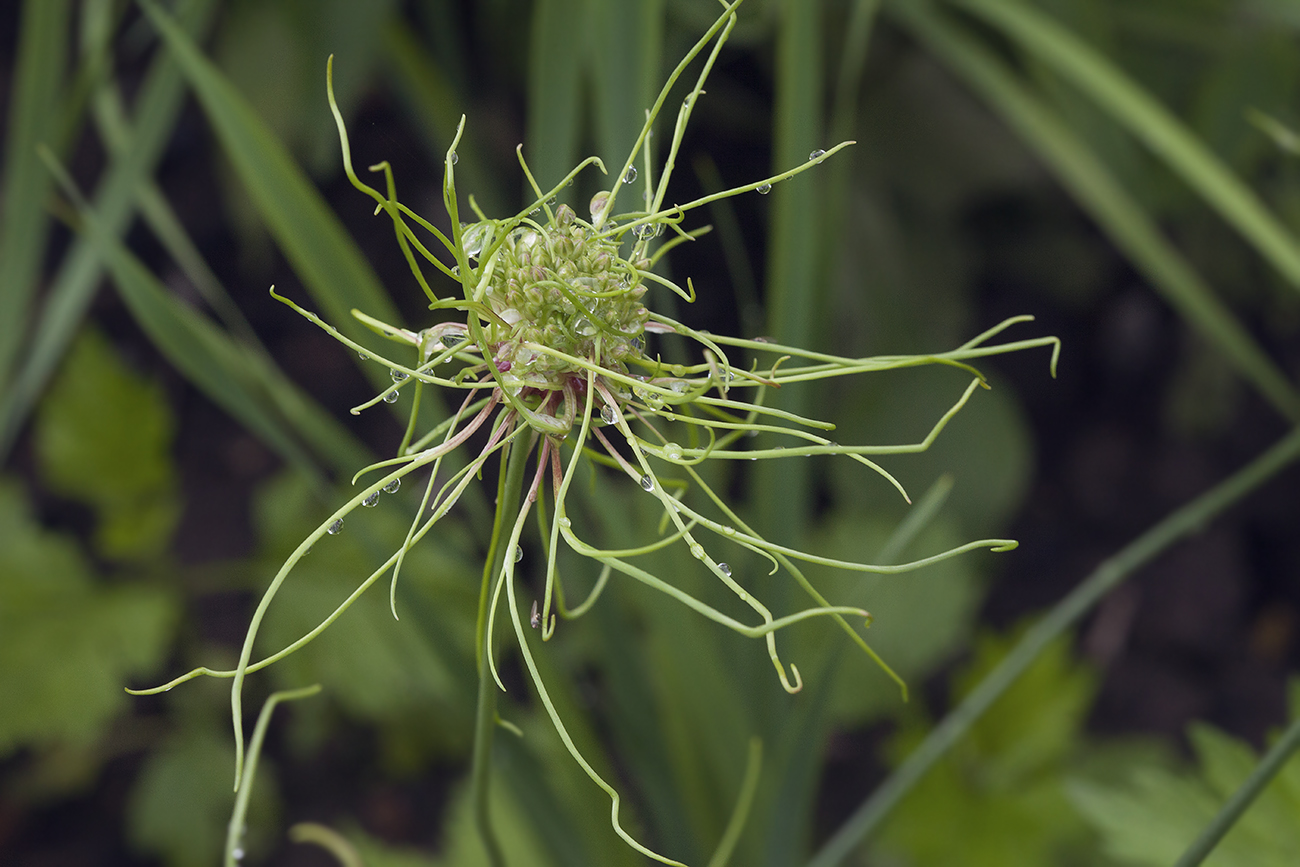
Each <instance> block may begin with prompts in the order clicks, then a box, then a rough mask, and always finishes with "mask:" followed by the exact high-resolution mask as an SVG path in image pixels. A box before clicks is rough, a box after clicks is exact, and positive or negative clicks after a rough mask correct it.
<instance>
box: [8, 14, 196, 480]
mask: <svg viewBox="0 0 1300 867" xmlns="http://www.w3.org/2000/svg"><path fill="white" fill-rule="evenodd" d="M215 5H216V4H215V0H185V2H183V3H181V4H179V7H178V9H177V15H178V17H179V20H180V21H181V22H182V24H183V26H184V27H185V28H186V29H187V30H188V31H190V32H192V33H195V32H201V31H202V30H204V29H205V28H206V26H207V22H208V20H209V18H210V17H211V13H212V10H213V8H214V6H215ZM182 96H183V85H182V82H181V79H180V77H179V76H178V75H177V71H176V68H175V64H174V63H173V62H172V61H171V58H170V57H169V56H167V55H166V54H165V53H160V54H159V56H158V57H157V58H156V59H155V60H154V62H153V65H152V66H151V67H150V69H149V73H148V75H147V77H146V78H145V81H144V84H143V86H142V87H141V88H140V92H139V94H138V96H137V98H136V106H137V109H136V123H135V130H134V137H133V138H132V141H131V143H130V146H129V147H127V148H125V149H124V150H123V152H122V153H121V154H120V155H118V154H114V155H113V156H112V158H111V159H112V161H111V163H110V164H109V167H108V170H107V172H106V173H105V175H104V179H103V180H102V181H101V182H100V184H99V187H98V189H97V191H96V195H95V205H94V207H95V212H96V214H98V216H99V219H100V221H101V225H102V226H103V228H104V230H105V231H106V232H108V233H110V234H111V235H113V236H114V237H119V236H121V234H122V232H124V231H125V229H126V226H127V225H128V223H129V221H130V219H131V217H132V215H133V213H134V207H135V194H136V189H137V188H138V187H139V185H140V184H141V182H142V180H143V179H145V178H148V177H150V176H151V174H152V172H153V168H154V165H155V164H156V163H157V161H158V157H159V154H161V152H162V150H163V147H164V146H165V145H166V143H167V141H168V139H169V138H170V137H171V133H172V128H173V127H174V126H175V123H176V115H177V113H178V112H179V111H180V105H181V97H182ZM33 153H34V151H33ZM36 171H38V172H39V174H40V176H41V177H43V178H47V179H48V177H49V173H48V172H47V171H46V169H45V167H44V166H38V167H37V169H36ZM101 268H102V263H101V261H100V258H99V252H98V250H97V248H96V246H95V245H94V244H92V243H91V242H90V241H89V240H88V239H86V238H78V239H77V240H76V241H75V242H74V243H73V246H72V248H71V250H70V251H69V253H68V254H67V255H66V256H65V257H64V259H63V262H62V264H61V265H60V266H59V269H58V272H57V273H56V274H55V276H54V279H53V280H52V282H51V288H50V291H49V295H48V297H47V298H46V301H45V303H44V305H43V306H42V308H41V313H40V317H39V319H38V320H37V322H36V324H35V326H34V327H33V328H32V329H31V330H32V332H33V334H32V338H31V341H30V344H29V346H28V349H27V352H26V353H25V354H24V357H23V362H22V366H21V367H20V368H19V370H18V373H17V375H16V376H15V379H14V382H13V386H12V387H11V388H8V389H6V390H5V394H4V398H3V400H2V401H0V459H2V458H3V456H4V455H6V454H7V453H8V451H9V449H10V448H11V447H12V446H13V443H14V440H15V439H16V438H17V436H18V432H19V430H20V429H21V427H22V424H23V422H24V420H25V419H26V418H27V415H28V413H29V412H30V411H31V408H32V406H33V405H34V404H35V402H36V399H37V398H38V397H39V395H40V394H41V392H42V391H43V390H44V388H45V384H46V382H47V381H48V380H49V378H50V376H51V375H52V374H53V372H54V370H55V368H57V367H58V364H59V361H60V360H61V359H62V358H63V354H64V352H65V351H66V350H67V347H68V344H69V343H70V342H71V341H72V337H73V335H75V334H76V333H77V331H78V329H79V328H80V327H81V320H82V318H83V317H84V316H85V314H86V308H87V307H88V306H89V305H90V299H91V297H92V296H93V295H94V292H95V289H96V288H97V286H98V284H99V278H100V276H101V273H102V271H101ZM5 285H8V284H5ZM10 315H11V314H10V313H8V312H6V314H5V317H3V318H4V319H5V321H6V322H8V317H9V316H10ZM12 315H14V316H15V318H17V314H16V313H15V314H12Z"/></svg>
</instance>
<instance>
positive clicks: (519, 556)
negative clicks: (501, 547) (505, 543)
mask: <svg viewBox="0 0 1300 867" xmlns="http://www.w3.org/2000/svg"><path fill="white" fill-rule="evenodd" d="M522 559H524V549H523V548H521V547H519V546H518V545H516V546H515V562H516V563H518V562H519V561H520V560H522Z"/></svg>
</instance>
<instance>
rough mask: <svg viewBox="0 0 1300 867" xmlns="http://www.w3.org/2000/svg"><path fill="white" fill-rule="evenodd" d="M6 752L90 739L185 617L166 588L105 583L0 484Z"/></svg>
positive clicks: (0, 660) (0, 687) (1, 718)
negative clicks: (100, 583)
mask: <svg viewBox="0 0 1300 867" xmlns="http://www.w3.org/2000/svg"><path fill="white" fill-rule="evenodd" d="M0 538H3V539H4V540H5V542H4V544H3V545H0V579H2V580H0V695H4V696H6V697H8V699H7V700H6V701H3V702H0V755H7V754H9V753H11V752H12V751H13V750H14V749H16V748H17V747H19V746H21V745H23V744H40V745H45V744H57V743H58V742H60V741H63V740H67V741H73V742H75V743H82V744H84V743H89V742H91V741H92V740H93V739H94V738H96V737H98V736H99V735H100V734H101V733H102V732H103V730H104V727H105V726H106V725H107V724H108V722H109V721H110V720H111V719H112V718H113V716H114V715H115V714H117V713H118V712H119V711H120V710H121V709H122V707H123V705H124V704H125V701H126V698H127V696H126V694H125V693H124V692H123V691H122V687H123V685H124V684H125V683H127V681H128V680H130V679H133V678H135V677H138V676H141V675H145V674H148V673H150V672H152V671H153V670H154V669H156V668H157V666H158V664H159V663H160V662H161V661H162V658H163V654H164V653H165V652H166V650H167V646H168V645H167V641H168V638H169V637H170V635H171V631H172V627H173V623H174V621H175V619H176V616H177V614H178V611H177V603H176V600H175V599H174V598H173V597H172V596H171V595H170V594H168V593H165V592H163V591H161V590H158V589H154V588H149V587H144V586H139V585H130V584H122V583H117V584H115V585H114V586H111V587H108V586H98V585H97V583H96V581H95V579H94V578H93V576H92V573H91V570H90V565H89V564H88V563H87V562H86V560H85V557H84V555H83V554H82V553H81V551H80V549H79V548H78V546H77V544H76V542H75V541H74V540H72V539H71V538H68V537H65V536H60V535H58V534H55V533H51V532H48V531H45V530H44V529H42V528H41V527H40V526H39V525H37V524H36V522H35V521H34V520H33V519H32V517H31V516H30V515H29V514H28V513H27V508H26V504H25V502H24V498H23V495H22V493H21V491H20V490H19V489H18V487H17V486H15V485H14V484H12V483H10V482H4V483H0Z"/></svg>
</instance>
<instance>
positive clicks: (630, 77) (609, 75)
mask: <svg viewBox="0 0 1300 867" xmlns="http://www.w3.org/2000/svg"><path fill="white" fill-rule="evenodd" d="M588 2H589V3H590V12H589V15H588V26H589V28H590V29H589V31H588V34H587V36H588V39H590V48H589V51H590V54H589V57H590V59H591V63H590V76H589V77H590V80H591V83H592V95H593V97H594V109H595V122H596V123H595V126H596V143H597V146H598V150H599V153H600V156H601V157H603V158H604V160H605V163H606V164H607V165H614V166H617V165H621V164H622V162H623V160H625V159H626V158H627V154H628V151H629V150H630V149H631V147H632V144H633V142H635V141H636V136H637V133H638V132H639V131H640V129H641V126H642V124H644V123H645V111H646V109H648V108H649V107H650V105H651V103H653V102H654V98H655V96H656V94H657V91H658V88H659V84H660V82H661V81H662V80H663V76H662V75H661V74H660V66H661V64H662V59H663V41H664V0H640V2H637V3H626V2H622V0H588ZM609 183H613V181H612V180H611V181H609Z"/></svg>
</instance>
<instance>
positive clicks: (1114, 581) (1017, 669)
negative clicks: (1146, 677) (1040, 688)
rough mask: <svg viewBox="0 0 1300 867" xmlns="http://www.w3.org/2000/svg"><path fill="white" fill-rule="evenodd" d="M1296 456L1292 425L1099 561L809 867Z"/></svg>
mask: <svg viewBox="0 0 1300 867" xmlns="http://www.w3.org/2000/svg"><path fill="white" fill-rule="evenodd" d="M1298 458H1300V429H1296V430H1293V431H1292V432H1291V433H1290V434H1289V435H1288V436H1286V437H1284V438H1283V439H1282V440H1281V441H1279V442H1278V443H1277V444H1276V445H1275V446H1273V448H1271V449H1269V450H1268V451H1267V452H1265V453H1264V454H1263V455H1261V456H1260V457H1258V458H1256V459H1255V460H1254V461H1253V462H1251V463H1250V464H1248V465H1247V466H1246V467H1245V468H1243V469H1241V470H1239V471H1238V472H1237V473H1236V474H1235V475H1233V476H1231V477H1229V478H1228V479H1226V480H1225V481H1223V482H1220V483H1219V484H1218V485H1216V486H1215V487H1214V488H1211V489H1210V490H1209V491H1207V492H1205V493H1204V494H1202V495H1201V496H1199V497H1197V498H1196V499H1195V500H1193V501H1192V502H1190V503H1188V504H1187V505H1185V506H1183V507H1182V508H1180V509H1178V510H1177V511H1175V512H1173V513H1172V514H1171V515H1169V516H1168V517H1166V518H1165V519H1164V520H1163V521H1161V522H1160V523H1158V524H1156V525H1155V526H1154V527H1152V528H1151V529H1150V530H1148V531H1147V532H1146V533H1144V534H1142V535H1141V536H1139V537H1138V538H1137V539H1135V540H1134V541H1133V542H1131V543H1130V544H1129V545H1128V546H1126V547H1125V548H1123V549H1122V550H1121V551H1120V552H1119V553H1117V554H1116V555H1115V556H1114V557H1111V558H1110V559H1109V560H1106V561H1104V562H1103V563H1102V564H1101V565H1099V566H1098V567H1097V568H1096V570H1095V571H1093V573H1092V574H1091V575H1089V576H1088V577H1087V578H1086V579H1085V580H1084V581H1083V583H1081V584H1080V585H1079V586H1078V587H1076V588H1075V589H1074V591H1073V592H1071V593H1070V595H1069V596H1066V597H1065V598H1064V599H1062V600H1061V601H1060V602H1058V603H1057V604H1056V606H1055V607H1054V608H1052V610H1051V611H1049V612H1048V613H1047V614H1046V615H1045V616H1044V617H1043V618H1042V619H1041V620H1039V621H1038V622H1037V623H1036V624H1034V626H1033V628H1031V629H1030V630H1029V631H1028V632H1027V633H1025V637H1024V638H1022V639H1021V640H1020V643H1019V644H1017V645H1016V647H1015V649H1014V650H1012V651H1011V653H1010V654H1009V655H1008V656H1007V658H1006V659H1004V660H1003V661H1002V662H1001V663H1000V664H999V665H998V667H997V668H995V669H993V671H991V672H990V673H989V674H988V676H987V677H985V678H984V679H983V680H982V681H981V682H980V684H979V685H978V686H977V687H975V689H974V690H973V691H972V692H971V693H970V694H969V695H967V696H966V698H965V699H964V700H963V701H962V703H961V704H959V705H958V706H957V707H956V708H955V709H954V710H953V711H952V712H951V713H949V714H948V716H947V717H946V718H945V719H944V720H943V722H941V723H939V725H938V726H936V727H935V729H934V730H933V731H932V732H930V734H929V735H928V736H927V737H926V739H925V741H924V742H922V744H921V746H920V747H918V748H917V749H916V751H915V752H913V753H912V754H911V755H910V756H908V757H907V759H906V761H904V762H903V763H902V764H901V765H899V766H898V769H897V770H895V771H894V773H893V774H891V775H890V777H889V779H887V780H885V782H884V783H883V784H882V785H881V786H880V788H878V789H876V791H875V792H873V793H872V795H871V797H869V798H868V799H867V800H865V801H864V802H863V803H862V804H861V805H860V806H859V807H858V809H857V810H856V811H854V813H853V815H852V816H850V817H849V818H848V820H847V821H846V822H845V823H844V824H843V825H842V826H840V829H839V830H838V831H836V832H835V834H834V836H832V837H831V839H830V840H828V841H827V842H826V845H824V846H823V847H822V848H821V851H819V852H818V853H817V854H816V855H815V856H814V857H813V859H812V861H810V862H809V864H808V867H832V865H836V864H839V863H841V862H842V861H843V860H844V859H845V858H846V857H847V856H848V855H849V854H850V853H851V852H852V851H853V850H854V849H855V848H857V846H858V845H860V844H861V843H862V841H863V840H865V839H866V838H867V837H868V836H869V835H870V834H871V833H872V832H873V831H874V830H876V828H877V827H878V826H879V825H880V823H881V821H882V820H883V819H884V818H885V817H886V816H887V815H889V812H890V810H892V809H893V808H894V807H895V806H897V805H898V803H899V802H900V801H901V800H902V799H903V797H904V796H905V795H906V794H907V793H908V792H910V791H911V790H912V788H913V787H914V786H915V785H916V784H917V783H918V782H920V780H921V778H922V777H924V776H925V773H926V772H927V771H928V770H930V768H931V767H933V766H934V764H935V763H936V762H937V761H938V760H939V759H940V758H942V757H943V755H944V754H945V753H946V752H947V751H948V750H949V748H951V747H952V746H953V745H954V744H955V743H956V742H957V741H958V740H960V739H961V737H962V736H963V735H964V734H965V733H966V732H967V731H968V730H969V729H970V728H971V726H972V725H974V723H975V721H976V720H978V719H979V718H980V716H981V715H982V714H983V713H984V711H986V710H988V709H989V707H990V706H991V705H992V704H993V703H994V702H995V701H997V699H998V698H999V697H1000V696H1001V695H1002V694H1003V693H1004V692H1006V690H1007V689H1008V688H1009V687H1010V686H1011V684H1013V683H1014V682H1015V680H1016V678H1018V677H1019V676H1020V675H1021V674H1023V673H1024V671H1025V669H1027V668H1029V666H1031V665H1032V664H1033V663H1034V661H1035V660H1036V659H1038V656H1039V654H1040V653H1042V651H1043V648H1045V647H1046V646H1047V645H1048V644H1050V643H1051V642H1052V641H1053V640H1054V639H1056V638H1057V637H1058V636H1060V635H1061V633H1063V632H1065V630H1066V629H1068V628H1070V627H1071V626H1072V625H1074V623H1076V622H1077V621H1078V620H1079V619H1080V618H1081V617H1083V615H1084V614H1086V613H1087V612H1088V611H1090V610H1091V609H1092V607H1093V606H1094V605H1096V604H1097V602H1098V601H1099V600H1100V599H1101V598H1102V597H1103V596H1105V595H1106V594H1107V593H1109V592H1110V591H1111V590H1112V589H1114V588H1115V587H1116V586H1118V585H1119V584H1120V583H1121V582H1123V581H1124V579H1125V578H1127V577H1128V576H1129V575H1130V574H1132V573H1133V572H1134V571H1136V570H1137V569H1138V568H1139V567H1141V566H1143V565H1145V564H1146V563H1148V562H1149V561H1151V560H1152V559H1154V558H1155V557H1156V556H1157V555H1158V554H1160V553H1161V552H1162V551H1164V550H1165V549H1166V548H1168V547H1169V546H1171V545H1173V544H1174V543H1175V542H1177V541H1179V540H1181V539H1183V538H1185V537H1187V536H1191V535H1193V534H1195V533H1197V532H1199V531H1200V530H1202V529H1203V528H1204V527H1205V525H1206V524H1208V523H1209V522H1210V521H1211V520H1212V519H1213V518H1214V517H1215V516H1216V515H1218V514H1219V513H1221V512H1222V511H1224V510H1225V509H1227V508H1228V507H1229V506H1231V505H1232V504H1233V503H1235V502H1237V501H1238V500H1240V499H1241V498H1242V497H1244V496H1245V495H1246V494H1248V493H1250V492H1251V491H1253V490H1254V489H1255V488H1257V487H1259V486H1260V485H1262V484H1263V483H1264V482H1266V481H1268V480H1269V479H1271V478H1272V477H1273V476H1274V475H1276V474H1277V473H1278V472H1280V471H1281V470H1282V469H1283V468H1285V467H1286V466H1287V465H1288V464H1290V463H1291V462H1293V461H1295V460H1296V459H1298ZM1270 758H1271V756H1270ZM1243 808H1244V805H1243ZM1188 863H1196V862H1188Z"/></svg>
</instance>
